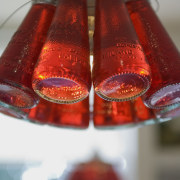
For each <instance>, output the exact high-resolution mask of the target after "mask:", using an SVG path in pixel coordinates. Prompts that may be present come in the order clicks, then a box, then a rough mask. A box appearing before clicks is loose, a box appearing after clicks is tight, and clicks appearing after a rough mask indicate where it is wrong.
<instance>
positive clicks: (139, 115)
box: [132, 97, 160, 125]
mask: <svg viewBox="0 0 180 180" xmlns="http://www.w3.org/2000/svg"><path fill="white" fill-rule="evenodd" d="M132 105H133V111H134V116H133V117H134V124H135V125H149V124H155V123H159V122H160V121H159V120H158V119H157V118H156V116H155V113H154V110H152V109H150V108H147V107H146V106H145V105H144V103H143V100H142V98H141V97H138V98H137V99H135V100H134V101H132Z"/></svg>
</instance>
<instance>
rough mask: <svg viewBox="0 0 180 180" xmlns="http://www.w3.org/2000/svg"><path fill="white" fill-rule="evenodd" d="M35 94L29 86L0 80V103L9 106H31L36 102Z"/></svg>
mask: <svg viewBox="0 0 180 180" xmlns="http://www.w3.org/2000/svg"><path fill="white" fill-rule="evenodd" d="M38 101H39V99H38V97H37V95H36V94H35V93H34V92H33V91H31V90H30V89H29V88H26V87H23V86H22V85H19V84H16V83H14V82H10V81H6V80H2V79H1V80H0V105H1V106H4V107H7V108H8V106H9V107H10V108H11V106H13V107H16V108H24V109H26V108H32V107H34V106H36V105H37V104H38Z"/></svg>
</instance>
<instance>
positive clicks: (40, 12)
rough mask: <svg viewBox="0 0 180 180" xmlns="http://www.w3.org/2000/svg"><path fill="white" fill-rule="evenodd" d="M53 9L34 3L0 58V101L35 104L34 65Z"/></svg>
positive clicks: (29, 106)
mask: <svg viewBox="0 0 180 180" xmlns="http://www.w3.org/2000/svg"><path fill="white" fill-rule="evenodd" d="M54 11H55V6H53V5H50V4H43V3H42V4H34V5H33V6H32V7H31V9H30V11H29V12H28V14H27V16H26V17H25V19H24V21H23V22H22V24H21V25H20V27H19V28H18V30H17V32H16V33H15V34H14V36H13V37H12V39H11V41H10V43H9V44H8V46H7V48H6V49H5V51H4V53H3V54H2V56H1V58H0V102H1V105H2V106H3V103H5V104H9V105H12V106H14V107H19V108H31V107H33V106H35V105H36V104H37V103H38V97H37V95H36V93H34V91H33V89H32V84H31V79H32V74H33V70H34V65H35V63H36V61H37V58H38V56H39V54H40V50H41V48H42V46H43V43H44V41H45V38H46V35H47V32H48V29H49V26H50V23H51V20H52V17H53V14H54Z"/></svg>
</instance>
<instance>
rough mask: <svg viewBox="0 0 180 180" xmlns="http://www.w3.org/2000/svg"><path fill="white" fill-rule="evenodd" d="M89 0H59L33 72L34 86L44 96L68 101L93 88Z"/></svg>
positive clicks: (86, 94) (79, 98)
mask: <svg viewBox="0 0 180 180" xmlns="http://www.w3.org/2000/svg"><path fill="white" fill-rule="evenodd" d="M89 55H90V54H89V38H88V24H87V4H86V0H59V4H58V7H57V11H56V14H55V17H54V20H53V23H52V25H51V27H50V31H49V36H48V38H47V41H46V43H45V45H44V47H43V50H42V52H41V55H40V57H39V61H38V63H37V66H36V68H35V71H34V77H33V89H34V90H35V92H36V93H37V94H38V95H40V96H41V97H42V98H44V99H47V100H49V101H52V102H56V103H60V104H66V103H74V102H77V101H80V100H82V99H84V98H85V97H87V96H88V94H89V91H90V88H91V74H90V63H89Z"/></svg>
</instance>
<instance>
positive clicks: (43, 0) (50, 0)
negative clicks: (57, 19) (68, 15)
mask: <svg viewBox="0 0 180 180" xmlns="http://www.w3.org/2000/svg"><path fill="white" fill-rule="evenodd" d="M32 3H33V4H51V5H54V6H57V3H58V0H32Z"/></svg>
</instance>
